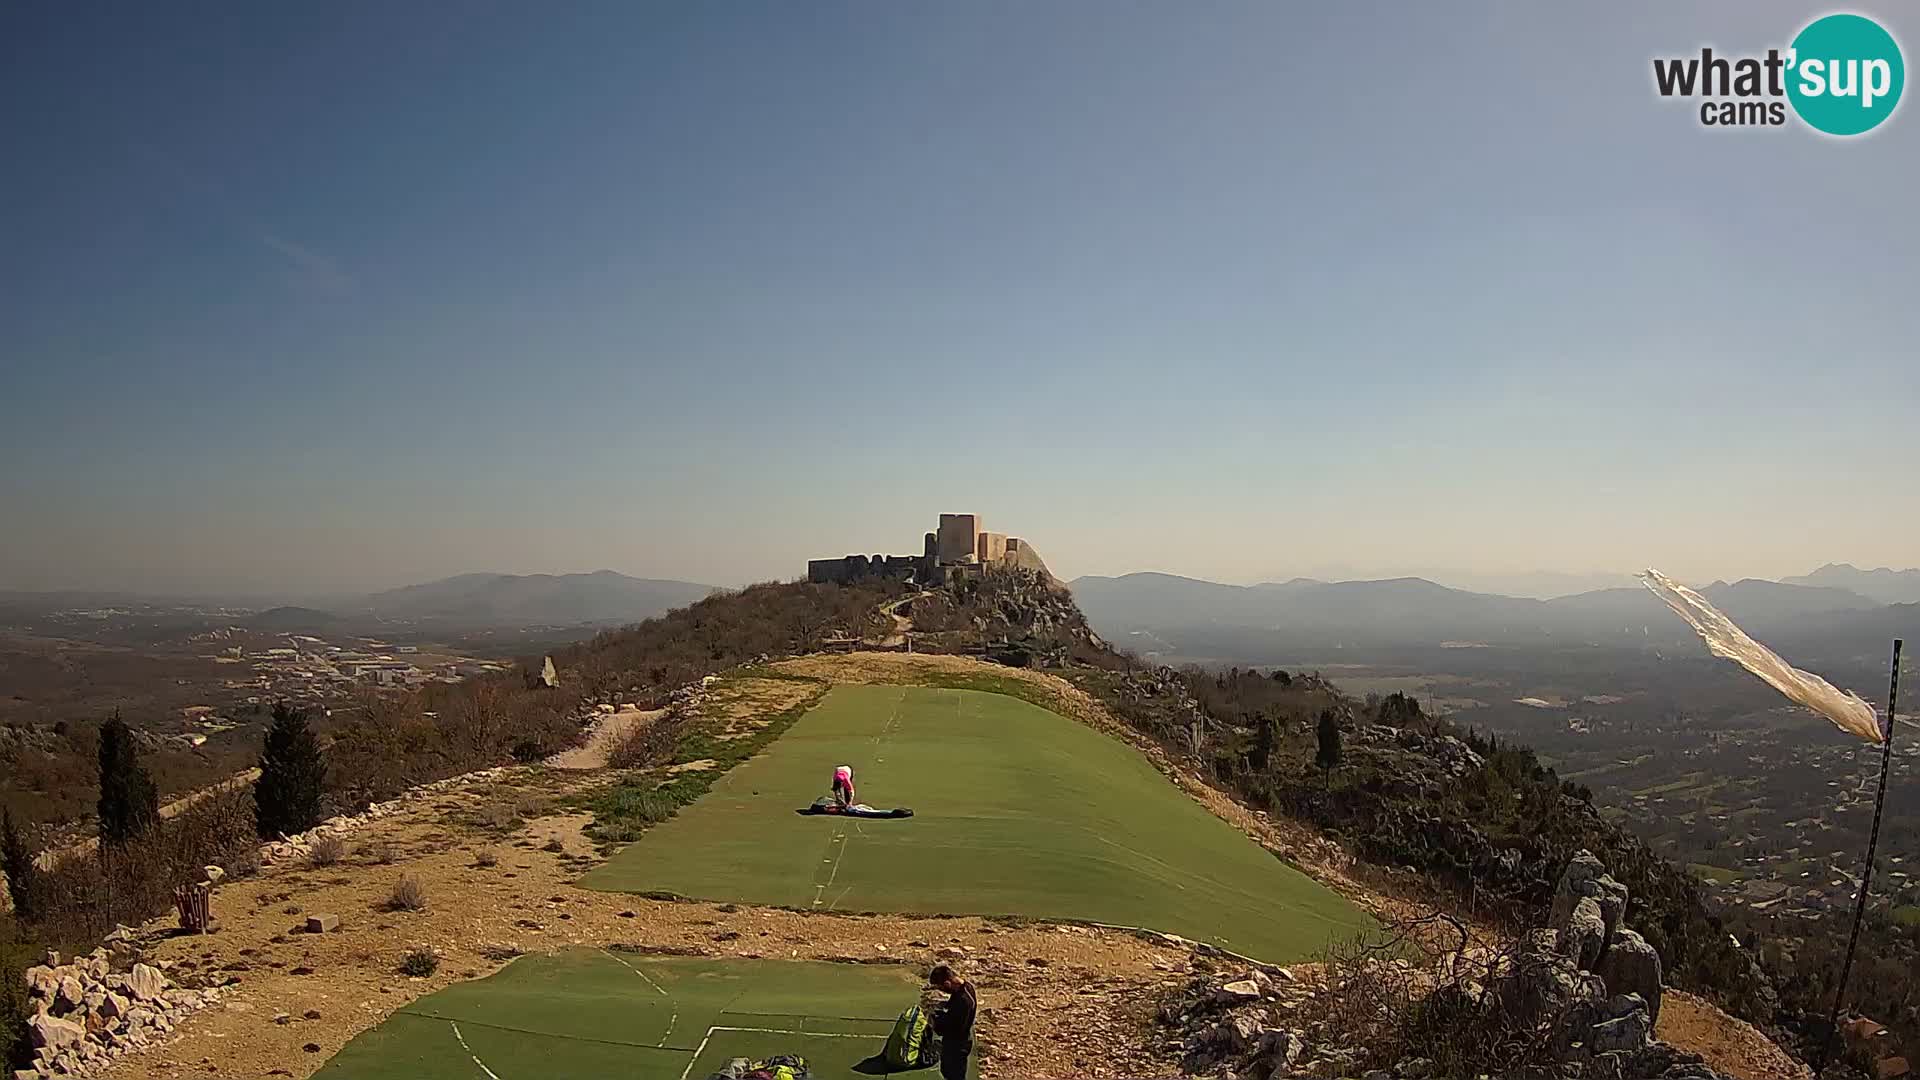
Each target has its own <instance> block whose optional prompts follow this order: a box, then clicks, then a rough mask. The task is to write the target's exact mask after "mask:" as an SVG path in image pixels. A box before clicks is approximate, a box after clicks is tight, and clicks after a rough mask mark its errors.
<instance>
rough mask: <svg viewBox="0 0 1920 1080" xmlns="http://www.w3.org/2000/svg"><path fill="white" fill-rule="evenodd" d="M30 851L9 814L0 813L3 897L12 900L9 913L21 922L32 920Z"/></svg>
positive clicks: (32, 868)
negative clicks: (11, 908)
mask: <svg viewBox="0 0 1920 1080" xmlns="http://www.w3.org/2000/svg"><path fill="white" fill-rule="evenodd" d="M36 869H37V868H36V867H35V866H34V865H33V849H32V848H30V847H28V846H27V837H26V833H25V832H24V831H23V830H22V829H21V828H20V825H19V823H18V822H16V821H14V820H13V811H11V810H6V811H0V870H5V871H6V874H7V894H8V895H9V896H11V897H12V898H13V913H14V914H15V915H17V916H18V917H20V918H22V919H31V918H33V886H32V882H33V875H34V873H35V871H36Z"/></svg>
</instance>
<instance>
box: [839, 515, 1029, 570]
mask: <svg viewBox="0 0 1920 1080" xmlns="http://www.w3.org/2000/svg"><path fill="white" fill-rule="evenodd" d="M992 567H1018V568H1021V569H1026V570H1033V571H1037V572H1038V573H1041V574H1046V573H1047V564H1046V563H1045V562H1043V561H1042V560H1041V558H1040V554H1039V552H1036V551H1034V550H1033V546H1032V545H1030V544H1028V543H1027V542H1026V541H1025V540H1022V539H1020V538H1019V537H1017V536H1008V535H1007V534H1006V533H995V532H987V531H986V530H984V529H982V528H981V527H980V515H978V514H941V515H940V527H939V528H938V529H936V530H935V531H933V532H930V533H927V534H926V537H925V539H924V542H923V544H922V546H921V551H920V554H918V555H843V556H841V557H840V558H837V559H809V560H807V580H808V581H811V582H814V583H816V584H821V583H827V582H842V583H844V582H848V581H856V580H859V579H861V578H869V577H891V578H899V579H901V580H912V581H917V582H919V583H921V584H923V585H931V584H934V583H936V582H941V581H945V580H947V579H948V578H951V577H952V576H954V575H956V574H968V573H979V572H980V571H982V570H985V569H989V568H992ZM1049 576H1051V575H1049Z"/></svg>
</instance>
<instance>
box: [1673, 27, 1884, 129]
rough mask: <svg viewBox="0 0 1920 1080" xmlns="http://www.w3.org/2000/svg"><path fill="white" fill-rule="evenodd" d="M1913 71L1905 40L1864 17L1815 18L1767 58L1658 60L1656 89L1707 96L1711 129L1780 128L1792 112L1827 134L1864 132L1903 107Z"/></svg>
mask: <svg viewBox="0 0 1920 1080" xmlns="http://www.w3.org/2000/svg"><path fill="white" fill-rule="evenodd" d="M1906 83H1907V66H1906V63H1905V61H1904V60H1903V59H1902V58H1901V55H1900V43H1899V42H1897V41H1895V40H1893V35H1892V34H1889V33H1887V31H1886V29H1885V28H1884V27H1882V26H1881V25H1880V24H1879V23H1877V22H1874V21H1873V20H1872V19H1869V18H1867V17H1866V16H1864V15H1852V14H1839V15H1827V16H1824V17H1822V18H1818V19H1815V20H1814V21H1812V22H1810V23H1808V24H1807V25H1806V26H1804V27H1802V28H1801V30H1800V32H1799V33H1798V34H1796V35H1794V38H1793V43H1792V44H1791V45H1789V46H1787V47H1786V48H1785V49H1777V48H1775V49H1768V50H1767V53H1766V55H1765V56H1731V57H1730V56H1717V55H1715V54H1714V51H1713V50H1712V49H1711V48H1703V49H1701V50H1700V55H1698V56H1675V57H1658V58H1656V59H1655V60H1654V61H1653V85H1654V89H1655V90H1657V91H1659V94H1660V96H1661V97H1663V98H1688V99H1695V98H1697V99H1700V106H1699V109H1700V112H1699V116H1700V123H1701V124H1702V125H1704V126H1706V127H1781V126H1783V125H1785V124H1786V122H1787V116H1788V108H1789V107H1791V109H1792V115H1795V116H1798V117H1799V118H1800V122H1801V123H1804V124H1806V125H1807V126H1808V127H1810V128H1813V129H1814V130H1815V131H1818V132H1822V133H1823V134H1827V135H1839V136H1849V135H1864V134H1866V133H1867V132H1869V131H1872V130H1873V129H1874V128H1877V127H1879V126H1880V125H1881V124H1883V123H1885V122H1886V119H1887V118H1888V117H1889V116H1892V115H1893V110H1894V109H1895V108H1897V107H1898V106H1899V104H1900V91H1901V90H1903V89H1905V87H1906Z"/></svg>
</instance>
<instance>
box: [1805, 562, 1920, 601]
mask: <svg viewBox="0 0 1920 1080" xmlns="http://www.w3.org/2000/svg"><path fill="white" fill-rule="evenodd" d="M1780 580H1781V581H1783V582H1785V583H1787V584H1789V585H1822V586H1826V587H1829V588H1834V589H1847V590H1850V591H1852V592H1857V593H1859V594H1860V595H1861V596H1864V597H1867V598H1868V599H1871V600H1878V601H1880V602H1881V603H1883V604H1920V570H1890V569H1888V568H1886V567H1884V566H1882V567H1880V568H1879V569H1877V570H1862V569H1860V568H1859V567H1857V566H1854V565H1852V564H1850V563H1828V564H1827V565H1825V566H1823V567H1821V568H1820V569H1818V570H1815V571H1814V572H1813V573H1811V574H1802V575H1800V576H1799V577H1790V578H1781V579H1780Z"/></svg>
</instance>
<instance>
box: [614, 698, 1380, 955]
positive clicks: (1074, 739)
mask: <svg viewBox="0 0 1920 1080" xmlns="http://www.w3.org/2000/svg"><path fill="white" fill-rule="evenodd" d="M836 765H851V766H853V769H854V776H855V779H856V781H857V783H858V789H859V796H860V799H861V800H862V801H864V802H867V803H870V804H872V805H874V806H876V807H880V808H882V809H887V808H891V807H894V806H910V807H912V808H913V809H914V812H915V816H914V817H911V818H906V819H900V820H885V821H864V820H857V819H850V818H840V817H826V816H822V817H808V816H802V815H799V814H796V813H794V811H795V810H796V809H798V808H801V807H804V806H806V805H808V804H809V803H811V802H812V801H813V800H814V799H815V798H817V797H818V796H820V795H821V794H823V793H824V792H825V791H826V789H827V784H828V780H829V779H830V777H831V775H832V771H833V767H834V766H836ZM582 884H583V885H585V886H587V887H589V888H596V889H605V890H610V891H618V892H670V893H675V894H679V895H682V896H687V897H693V898H696V899H704V900H723V901H730V902H738V903H750V904H770V905H784V906H789V907H797V908H805V909H813V910H822V911H825V910H833V911H903V912H926V913H942V914H955V915H960V914H974V915H1024V916H1032V917H1037V918H1057V919H1074V920H1085V921H1091V922H1103V923H1113V924H1118V925H1122V926H1141V927H1149V928H1151V929H1155V930H1161V931H1165V932H1169V933H1174V934H1179V935H1182V936H1184V937H1189V938H1193V939H1195V940H1199V941H1206V942H1211V943H1213V944H1216V945H1220V946H1223V947H1225V948H1228V949H1232V950H1234V951H1236V952H1241V953H1245V954H1247V955H1250V956H1254V957H1258V958H1260V959H1262V960H1267V961H1271V962H1275V963H1284V962H1288V961H1292V960H1298V959H1301V958H1304V957H1307V956H1311V955H1315V954H1317V953H1319V952H1320V951H1321V950H1322V949H1323V948H1324V947H1325V946H1326V944H1327V943H1328V942H1329V941H1330V940H1332V939H1335V938H1339V937H1345V936H1349V935H1352V934H1354V933H1357V932H1359V931H1362V930H1364V929H1367V928H1370V927H1371V926H1372V923H1371V921H1370V920H1369V919H1368V918H1367V917H1366V915H1365V914H1364V913H1362V912H1361V911H1360V910H1359V909H1357V908H1355V907H1354V906H1353V905H1352V904H1350V903H1348V902H1347V901H1346V900H1345V899H1344V898H1342V897H1340V896H1339V895H1338V894H1336V893H1333V892H1331V891H1330V890H1328V889H1326V888H1324V887H1322V886H1321V885H1319V884H1318V883H1317V882H1315V881H1313V880H1312V879H1311V878H1309V877H1307V876H1306V875H1305V874H1302V873H1300V872H1299V871H1297V870H1295V869H1293V868H1292V867H1289V866H1287V865H1286V864H1284V863H1282V862H1280V861H1279V860H1278V859H1276V858H1274V857H1273V856H1272V855H1271V854H1269V853H1267V852H1266V851H1264V850H1262V849H1261V848H1260V847H1259V846H1258V845H1257V844H1255V843H1253V842H1252V841H1251V840H1249V839H1247V837H1246V836H1244V835H1242V834H1241V833H1240V832H1239V831H1238V830H1237V829H1235V828H1233V827H1232V826H1230V825H1228V824H1227V823H1225V822H1223V821H1221V820H1220V819H1218V818H1216V817H1214V816H1213V815H1212V814H1211V813H1209V812H1208V811H1207V810H1206V809H1205V808H1204V807H1202V806H1200V805H1199V804H1198V803H1196V802H1195V801H1194V800H1193V799H1191V798H1189V797H1188V796H1187V795H1185V794H1184V793H1182V792H1181V791H1179V790H1178V789H1177V788H1175V787H1174V786H1173V785H1172V784H1171V783H1169V782H1168V781H1167V780H1166V778H1165V777H1163V776H1161V775H1160V773H1159V772H1158V771H1157V770H1156V769H1154V767H1153V766H1152V765H1151V764H1150V763H1149V762H1148V761H1147V759H1146V758H1145V757H1144V756H1143V755H1141V754H1140V753H1139V752H1138V751H1136V750H1134V749H1133V748H1132V747H1129V746H1127V745H1125V744H1124V743H1121V742H1119V741H1117V740H1115V739H1111V738H1108V737H1107V736H1105V735H1102V734H1100V733H1099V732H1097V731H1094V730H1092V729H1091V728H1088V727H1086V726H1084V725H1082V724H1078V723H1075V722H1073V721H1071V720H1068V719H1066V718H1065V717H1062V716H1058V715H1056V714H1054V713H1051V712H1048V711H1046V710H1045V709H1042V708H1039V707H1038V706H1035V705H1030V704H1028V703H1027V702H1024V701H1021V700H1019V699H1017V698H1013V697H1008V696H1006V695H1003V694H992V693H984V692H980V691H974V690H936V689H926V688H920V687H898V686H842V687H838V688H836V689H834V690H833V691H832V692H831V693H830V694H828V695H827V697H826V698H825V699H824V700H823V701H822V702H821V704H820V705H819V706H818V707H817V708H815V709H814V710H813V711H812V712H810V713H808V714H807V715H806V716H804V717H802V718H801V719H800V720H799V721H798V722H797V723H795V724H794V726H793V727H792V728H791V729H789V730H788V731H787V733H786V734H785V735H783V736H781V737H780V738H779V739H778V740H777V741H775V742H774V743H773V745H772V746H770V747H769V748H768V749H767V750H766V751H765V752H764V753H762V754H761V755H759V756H758V757H755V758H753V759H752V760H750V761H747V762H745V763H743V764H741V765H740V766H738V767H736V768H735V769H733V770H732V771H731V772H729V773H728V774H727V775H726V776H724V777H722V778H721V779H720V780H719V781H717V782H716V783H715V785H714V787H713V789H712V790H711V791H709V792H708V793H707V794H706V795H704V796H702V797H701V798H700V799H699V800H697V801H695V802H694V803H693V804H692V805H690V806H688V807H686V808H685V809H683V810H681V811H680V813H679V814H678V815H676V816H675V817H674V818H672V819H671V820H669V821H666V822H664V823H662V824H660V825H656V826H654V827H653V828H651V829H649V830H648V831H647V833H646V834H645V835H644V836H642V837H641V838H640V839H639V840H638V841H637V842H635V843H633V844H631V845H629V846H628V847H627V848H625V849H624V850H622V851H621V852H620V853H619V854H618V855H616V856H614V858H613V860H612V861H610V862H609V863H607V864H606V865H604V866H602V867H600V868H599V869H597V870H595V871H593V872H592V873H590V874H588V875H587V877H586V878H585V879H584V880H583V881H582Z"/></svg>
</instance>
